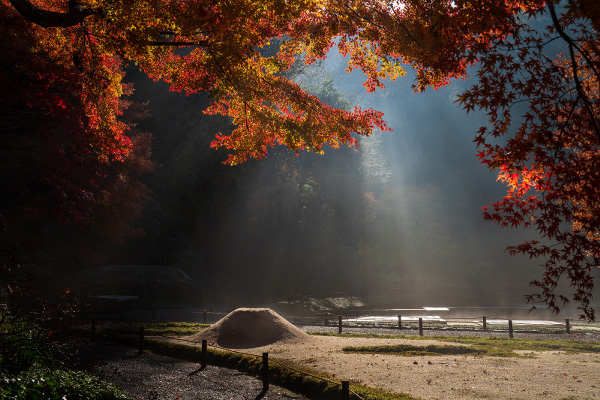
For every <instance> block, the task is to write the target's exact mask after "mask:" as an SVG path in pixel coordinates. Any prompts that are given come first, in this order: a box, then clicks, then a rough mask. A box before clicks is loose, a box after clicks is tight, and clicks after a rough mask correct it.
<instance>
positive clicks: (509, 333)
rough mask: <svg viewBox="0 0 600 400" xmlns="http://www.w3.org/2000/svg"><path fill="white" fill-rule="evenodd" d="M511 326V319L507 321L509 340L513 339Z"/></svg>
mask: <svg viewBox="0 0 600 400" xmlns="http://www.w3.org/2000/svg"><path fill="white" fill-rule="evenodd" d="M513 336H514V335H513V324H512V319H509V320H508V337H509V338H511V339H512V338H513Z"/></svg>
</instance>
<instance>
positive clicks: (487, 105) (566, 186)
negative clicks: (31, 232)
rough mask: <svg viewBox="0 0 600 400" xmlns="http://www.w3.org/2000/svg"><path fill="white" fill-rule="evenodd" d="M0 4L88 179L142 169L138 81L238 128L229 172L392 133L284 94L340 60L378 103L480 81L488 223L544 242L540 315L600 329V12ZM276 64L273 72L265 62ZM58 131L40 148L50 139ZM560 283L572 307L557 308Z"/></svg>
mask: <svg viewBox="0 0 600 400" xmlns="http://www.w3.org/2000/svg"><path fill="white" fill-rule="evenodd" d="M0 4H1V7H2V9H1V11H0V12H1V16H2V18H3V21H9V22H5V23H4V24H3V25H2V30H3V33H4V38H10V40H5V43H7V45H6V46H7V47H8V48H13V47H14V48H19V49H21V50H20V51H24V52H25V53H26V55H24V56H23V58H24V59H33V58H39V59H40V60H43V63H42V64H39V65H43V66H44V67H43V68H38V69H36V68H33V66H34V64H35V63H33V62H32V63H31V64H30V66H29V67H27V66H24V67H20V68H23V70H22V71H19V72H15V73H18V74H19V76H20V77H24V78H23V79H25V80H15V79H14V78H13V77H10V78H9V77H8V75H6V74H3V76H2V79H3V82H2V85H3V87H5V88H10V90H11V92H13V91H14V93H22V92H23V91H27V93H24V92H23V94H22V95H21V97H27V98H28V99H29V100H28V102H27V104H22V107H23V109H27V110H37V111H39V110H44V111H43V113H44V115H56V116H57V118H58V120H60V121H63V122H61V124H63V125H65V126H67V125H68V129H66V130H61V132H62V134H65V132H70V131H72V132H73V134H72V135H69V137H68V138H64V140H62V139H61V140H59V142H60V145H61V146H65V145H66V146H69V147H74V146H76V148H71V149H70V150H69V151H74V152H75V153H77V154H85V155H90V154H93V156H94V157H95V159H96V160H97V162H98V163H99V164H98V165H96V166H90V169H89V170H97V169H100V170H101V169H102V168H103V167H102V165H105V164H102V163H109V162H111V161H114V160H124V159H126V158H127V157H128V156H129V154H131V151H132V143H131V139H130V136H128V132H129V129H130V128H131V125H130V124H128V123H127V122H126V121H124V119H123V118H122V114H123V111H124V104H123V101H122V96H123V95H124V94H126V93H127V91H128V90H130V88H129V87H128V86H127V85H124V84H123V83H122V79H123V76H124V69H125V66H127V65H132V64H135V65H137V67H138V68H139V69H141V70H142V71H144V72H145V73H146V74H147V75H148V76H150V77H151V78H152V79H154V80H162V81H164V82H167V83H168V84H169V85H170V88H171V89H172V90H175V91H181V92H184V93H197V92H209V93H210V95H211V97H212V99H213V104H212V105H211V106H210V107H209V108H208V109H207V110H206V112H207V113H209V114H221V115H226V116H229V117H231V119H232V121H233V123H234V125H235V129H234V130H233V132H231V133H229V134H225V133H218V134H217V135H216V138H215V139H214V141H213V143H212V146H213V147H215V148H220V147H224V148H226V149H228V150H229V154H230V155H229V158H228V159H227V162H228V163H231V164H237V163H241V162H243V161H245V160H247V159H248V158H261V157H264V156H265V155H266V154H267V151H268V149H269V147H271V146H274V145H276V144H281V145H285V146H287V147H288V148H290V149H292V150H294V151H299V150H303V149H304V150H309V151H315V152H321V151H322V148H323V146H324V145H330V146H333V147H338V146H340V145H343V144H348V145H356V144H357V139H356V136H355V134H359V135H369V134H370V133H371V132H372V131H373V129H375V128H378V129H381V130H387V129H388V128H387V126H386V124H385V121H384V119H383V115H382V114H381V113H380V112H378V111H376V110H373V109H367V110H362V109H359V108H356V109H354V110H353V111H351V112H349V111H345V110H340V109H336V108H334V107H331V106H330V105H327V104H325V103H323V102H321V101H319V99H318V98H317V97H315V96H311V95H309V94H307V93H306V92H305V91H303V90H302V88H301V87H300V86H299V85H297V84H296V83H294V82H293V81H291V80H290V79H288V78H286V76H285V72H286V71H287V70H289V69H290V68H291V67H292V66H293V64H294V63H298V62H304V63H308V64H310V63H314V62H316V61H317V60H319V59H323V58H325V57H326V55H327V52H328V51H329V50H330V49H331V48H332V47H333V46H334V44H335V45H336V46H337V49H338V50H339V51H340V52H341V53H342V54H343V55H345V56H346V58H347V60H348V70H349V71H351V70H354V69H358V70H360V71H362V72H363V73H364V74H365V82H364V86H365V88H366V90H368V91H373V90H377V89H382V88H384V86H385V85H384V80H385V79H391V80H394V79H396V78H398V77H399V76H402V75H404V72H405V71H404V69H403V68H404V67H406V66H407V65H408V66H410V67H412V68H414V69H415V70H416V73H417V79H416V81H415V83H414V89H415V91H423V90H426V89H427V88H429V87H433V88H437V87H440V86H442V85H445V84H447V83H449V82H450V80H452V79H457V78H464V77H466V76H467V71H468V68H469V67H471V66H474V67H475V69H474V71H475V75H476V78H477V83H476V84H475V86H473V87H472V88H471V89H470V90H469V91H467V92H465V93H463V94H461V95H460V96H459V97H458V103H459V104H460V105H461V106H462V107H464V108H465V109H466V110H467V111H471V110H482V111H484V112H486V113H487V115H488V119H489V125H488V126H487V127H483V128H481V130H480V131H479V132H478V135H477V137H476V139H475V141H476V143H477V145H478V147H479V149H480V153H479V157H480V159H481V161H482V163H484V164H486V165H487V166H488V167H489V168H490V169H492V170H496V171H498V178H499V179H500V180H501V181H503V182H505V183H506V184H507V187H508V192H507V195H506V197H505V198H503V199H501V200H500V201H499V202H497V203H495V204H493V205H492V206H491V207H490V208H486V209H485V218H486V219H489V220H491V221H494V222H497V223H499V224H500V225H502V226H513V227H516V226H522V227H525V228H532V229H535V230H536V231H537V232H538V234H539V236H540V238H539V240H536V241H531V242H528V243H525V244H522V245H518V246H515V247H511V248H510V251H511V252H513V253H523V254H527V255H529V256H531V257H538V258H540V259H543V260H545V261H544V262H545V264H544V266H545V274H544V277H543V279H541V280H539V281H535V282H533V285H534V286H535V287H537V288H539V289H540V291H539V292H538V293H537V294H535V295H533V296H531V297H530V300H532V301H535V300H541V301H543V302H546V303H547V304H549V305H550V306H551V307H553V308H554V309H555V310H556V311H558V309H559V305H560V304H561V302H566V301H568V300H569V297H571V298H572V299H573V300H575V301H576V302H578V303H579V304H580V306H581V309H582V311H583V315H584V316H585V317H587V318H590V319H592V318H593V317H594V312H593V310H592V309H591V308H590V299H591V294H592V289H593V277H592V269H593V268H596V267H597V266H598V265H600V264H599V261H600V259H599V257H600V253H599V250H600V249H599V247H598V246H599V244H598V238H599V237H598V235H599V233H598V223H599V221H600V201H599V199H600V193H599V192H598V190H599V189H598V188H599V187H600V185H599V183H600V181H599V179H600V168H599V167H598V165H599V163H598V161H600V160H599V157H600V155H599V154H598V145H599V144H600V123H599V121H598V117H597V115H598V96H599V92H598V84H599V82H598V78H599V76H600V75H599V73H598V69H599V68H600V60H599V58H598V57H599V49H598V46H597V44H598V40H597V39H598V28H599V24H600V23H599V21H600V17H599V16H600V11H599V7H598V5H597V4H596V2H594V1H593V0H569V1H564V2H560V3H559V2H556V1H549V2H546V1H542V0H523V1H518V0H506V1H496V0H483V1H476V2H475V1H473V2H468V1H464V0H456V1H449V0H431V1H422V0H405V1H393V2H392V1H384V0H298V1H282V0H261V1H250V0H230V1H219V0H185V1H181V0H164V1H163V0H146V1H136V2H133V1H121V0H110V1H104V0H84V1H65V0H36V1H33V2H31V3H30V2H29V1H28V0H1V3H0ZM23 32H27V35H23ZM24 40H26V41H27V43H22V42H23V41H24ZM11 43H12V45H11ZM273 46H275V47H277V49H278V51H277V52H276V54H274V55H273V54H271V53H272V52H268V51H265V50H266V49H267V48H271V47H273ZM267 54H270V55H267ZM13 57H15V59H17V60H18V59H19V56H18V55H16V53H15V54H13ZM39 65H38V66H39ZM6 68H8V67H6ZM11 73H13V72H11ZM44 85H46V86H44ZM16 115H17V114H14V116H16ZM67 122H68V123H67ZM44 129H45V128H44ZM44 129H42V128H36V131H44V132H49V131H47V130H44ZM48 136H49V138H51V139H54V138H58V137H57V136H55V135H50V134H48ZM49 140H50V139H49ZM57 140H58V139H57ZM57 146H58V145H57ZM58 147H60V146H58ZM58 147H57V149H58ZM53 151H58V150H53ZM89 160H90V162H91V159H89ZM94 162H96V161H94ZM89 170H88V171H89ZM89 179H90V177H89V176H88V177H86V178H82V179H81V181H86V182H87V183H89V182H90V180H89ZM94 182H95V181H94ZM80 197H81V196H80ZM561 277H567V279H568V281H569V283H570V284H571V286H572V287H573V293H572V294H566V295H563V294H557V293H555V289H556V288H557V285H558V282H559V279H560V278H561Z"/></svg>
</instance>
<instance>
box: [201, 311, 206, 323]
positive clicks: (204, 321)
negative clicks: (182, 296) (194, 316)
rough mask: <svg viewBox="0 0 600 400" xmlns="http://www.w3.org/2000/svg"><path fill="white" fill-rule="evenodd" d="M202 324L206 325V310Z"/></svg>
mask: <svg viewBox="0 0 600 400" xmlns="http://www.w3.org/2000/svg"><path fill="white" fill-rule="evenodd" d="M202 323H203V324H205V323H206V310H204V313H203V314H202Z"/></svg>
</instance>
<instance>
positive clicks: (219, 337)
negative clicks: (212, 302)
mask: <svg viewBox="0 0 600 400" xmlns="http://www.w3.org/2000/svg"><path fill="white" fill-rule="evenodd" d="M306 337H308V335H307V334H306V333H304V332H303V331H302V330H300V329H298V328H296V327H295V326H294V325H292V324H291V323H289V322H288V321H286V320H285V319H284V318H283V317H281V316H280V315H279V314H277V313H276V312H274V311H273V310H271V309H270V308H238V309H237V310H235V311H232V312H231V313H229V314H228V315H227V316H225V318H223V319H221V320H220V321H219V322H217V323H215V324H213V325H211V327H210V328H207V329H205V330H204V331H202V332H199V333H197V334H195V335H194V336H192V339H193V340H197V341H200V340H202V339H206V340H208V341H214V342H215V343H216V344H218V345H219V346H222V347H227V348H230V349H248V348H252V347H260V346H266V345H269V344H272V343H275V342H282V341H296V340H302V339H305V338H306Z"/></svg>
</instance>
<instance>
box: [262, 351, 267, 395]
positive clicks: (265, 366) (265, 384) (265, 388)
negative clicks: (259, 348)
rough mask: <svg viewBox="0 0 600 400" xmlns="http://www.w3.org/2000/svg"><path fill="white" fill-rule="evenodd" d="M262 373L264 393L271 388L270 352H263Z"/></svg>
mask: <svg viewBox="0 0 600 400" xmlns="http://www.w3.org/2000/svg"><path fill="white" fill-rule="evenodd" d="M262 373H263V376H262V380H263V393H266V392H267V390H269V353H263V365H262Z"/></svg>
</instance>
